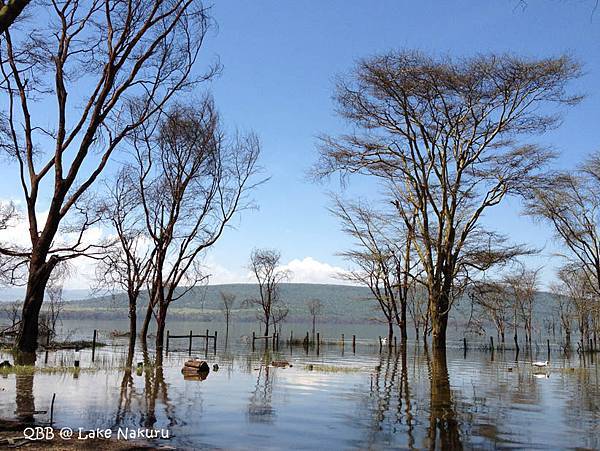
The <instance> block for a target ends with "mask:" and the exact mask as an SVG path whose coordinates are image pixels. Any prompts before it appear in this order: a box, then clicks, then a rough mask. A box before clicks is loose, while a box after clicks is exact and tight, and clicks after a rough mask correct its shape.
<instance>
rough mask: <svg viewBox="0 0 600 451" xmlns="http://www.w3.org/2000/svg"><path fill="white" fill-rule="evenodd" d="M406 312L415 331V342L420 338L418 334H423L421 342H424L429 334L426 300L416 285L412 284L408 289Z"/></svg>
mask: <svg viewBox="0 0 600 451" xmlns="http://www.w3.org/2000/svg"><path fill="white" fill-rule="evenodd" d="M407 295H408V299H407V311H408V314H409V316H410V318H411V319H412V323H413V327H414V329H415V340H417V342H418V341H419V338H420V332H422V334H423V342H425V341H426V339H427V335H428V334H429V330H428V328H429V309H428V308H427V303H428V299H427V296H426V295H425V293H423V290H422V289H419V286H418V285H417V284H412V285H411V286H410V287H409V288H408V292H407Z"/></svg>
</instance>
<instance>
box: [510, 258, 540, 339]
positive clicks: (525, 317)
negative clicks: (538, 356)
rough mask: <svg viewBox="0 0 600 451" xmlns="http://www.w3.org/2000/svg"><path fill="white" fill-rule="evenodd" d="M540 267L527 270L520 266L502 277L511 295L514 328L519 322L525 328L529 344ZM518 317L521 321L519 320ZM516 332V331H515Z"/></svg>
mask: <svg viewBox="0 0 600 451" xmlns="http://www.w3.org/2000/svg"><path fill="white" fill-rule="evenodd" d="M540 269H541V268H538V269H536V270H528V269H526V268H525V267H522V268H520V269H518V270H516V271H515V272H513V273H511V274H508V275H506V276H505V277H504V283H505V284H506V285H508V287H509V290H510V293H511V295H512V297H513V302H514V312H515V317H514V318H513V321H515V330H516V328H517V327H518V326H517V324H518V323H519V322H521V323H522V324H523V329H524V330H525V342H526V343H528V344H529V346H531V338H532V335H533V314H534V310H535V301H536V292H537V290H538V283H539V279H538V274H539V271H540ZM517 318H519V319H520V320H521V321H519V320H518V319H517ZM515 334H516V332H515Z"/></svg>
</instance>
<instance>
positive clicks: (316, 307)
mask: <svg viewBox="0 0 600 451" xmlns="http://www.w3.org/2000/svg"><path fill="white" fill-rule="evenodd" d="M306 306H307V307H308V313H309V315H310V318H311V321H312V340H313V341H315V337H316V335H315V331H316V325H317V316H320V315H321V312H322V310H323V303H322V302H321V300H320V299H311V300H309V301H307V302H306Z"/></svg>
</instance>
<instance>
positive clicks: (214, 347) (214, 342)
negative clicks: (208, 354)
mask: <svg viewBox="0 0 600 451" xmlns="http://www.w3.org/2000/svg"><path fill="white" fill-rule="evenodd" d="M213 353H214V354H216V353H217V331H216V330H215V338H214V340H213Z"/></svg>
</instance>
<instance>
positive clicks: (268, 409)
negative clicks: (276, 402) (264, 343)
mask: <svg viewBox="0 0 600 451" xmlns="http://www.w3.org/2000/svg"><path fill="white" fill-rule="evenodd" d="M270 361H271V355H270V353H269V351H268V350H267V351H265V353H264V355H263V358H262V362H261V363H260V367H259V369H258V376H257V377H256V385H255V387H254V391H253V392H252V394H251V395H250V400H249V401H248V420H249V421H250V422H251V423H273V422H274V421H275V410H274V409H273V406H272V397H273V377H272V375H271V374H270V371H271V368H270V367H269V363H270ZM250 364H251V365H252V361H251V360H250Z"/></svg>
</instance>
